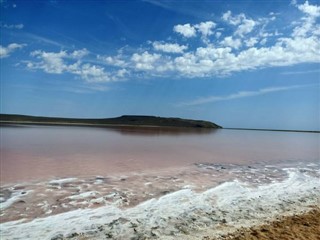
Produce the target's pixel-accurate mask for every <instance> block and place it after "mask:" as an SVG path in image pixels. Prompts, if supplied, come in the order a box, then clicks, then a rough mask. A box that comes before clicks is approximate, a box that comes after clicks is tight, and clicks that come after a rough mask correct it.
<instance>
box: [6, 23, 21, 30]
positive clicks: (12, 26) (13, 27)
mask: <svg viewBox="0 0 320 240" xmlns="http://www.w3.org/2000/svg"><path fill="white" fill-rule="evenodd" d="M0 27H1V28H6V29H22V28H23V27H24V25H23V24H22V23H21V24H11V25H8V24H2V23H1V24H0Z"/></svg>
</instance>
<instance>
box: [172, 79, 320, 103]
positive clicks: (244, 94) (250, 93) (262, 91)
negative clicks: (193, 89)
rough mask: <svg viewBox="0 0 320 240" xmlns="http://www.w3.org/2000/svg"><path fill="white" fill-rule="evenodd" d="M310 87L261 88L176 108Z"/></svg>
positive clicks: (208, 98) (207, 98)
mask: <svg viewBox="0 0 320 240" xmlns="http://www.w3.org/2000/svg"><path fill="white" fill-rule="evenodd" d="M310 86H315V85H311V84H306V85H292V86H281V87H269V88H262V89H259V90H256V91H240V92H237V93H232V94H229V95H226V96H209V97H205V98H199V99H196V100H193V101H190V102H184V103H179V104H178V105H177V106H196V105H201V104H206V103H213V102H220V101H229V100H234V99H238V98H247V97H254V96H259V95H264V94H268V93H273V92H280V91H289V90H294V89H299V88H304V87H310ZM317 86H318V85H317Z"/></svg>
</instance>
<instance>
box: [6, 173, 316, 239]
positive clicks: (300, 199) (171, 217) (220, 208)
mask: <svg viewBox="0 0 320 240" xmlns="http://www.w3.org/2000/svg"><path fill="white" fill-rule="evenodd" d="M285 172H286V173H287V177H286V178H285V179H283V180H281V181H280V180H279V181H276V182H271V183H265V184H262V185H259V186H254V185H252V184H250V183H249V182H243V181H239V180H234V181H229V182H225V183H222V184H220V185H219V186H217V187H213V188H211V189H208V190H206V191H204V192H195V191H194V190H192V189H190V188H186V189H181V190H178V191H175V192H172V193H169V194H166V195H164V196H162V197H160V198H153V199H150V200H147V201H145V202H143V203H141V204H139V205H137V206H133V207H129V208H119V207H117V206H116V204H115V203H108V204H107V205H105V206H102V207H99V208H94V209H90V208H86V209H78V210H74V211H69V212H65V213H61V214H56V215H52V216H48V217H44V218H38V219H34V220H32V221H28V222H22V221H11V222H6V223H3V224H1V225H0V226H1V236H2V239H3V240H5V239H7V240H10V239H52V238H55V237H69V238H74V239H77V237H78V236H79V235H84V236H87V237H88V238H90V239H102V238H106V237H109V238H113V239H129V238H131V237H136V239H139V238H141V239H143V238H145V237H149V238H160V239H179V238H181V239H192V238H194V237H201V236H203V234H204V233H208V231H212V234H213V235H214V234H222V233H225V232H226V231H231V230H232V229H234V228H237V227H240V226H250V225H252V224H256V223H258V222H261V221H265V220H268V219H271V218H274V217H276V216H278V215H279V214H290V213H293V212H297V211H302V210H304V209H306V208H307V207H308V206H309V205H319V199H320V186H319V171H317V172H316V176H314V175H310V174H308V173H306V172H304V171H299V170H298V169H294V170H293V169H286V170H285ZM91 194H92V193H91V192H87V193H86V194H83V195H82V197H85V196H87V195H88V196H91ZM80 196H81V194H80ZM110 197H111V196H110ZM100 200H101V199H100ZM218 227H219V228H218ZM218 229H219V230H218Z"/></svg>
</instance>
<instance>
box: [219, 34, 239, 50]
mask: <svg viewBox="0 0 320 240" xmlns="http://www.w3.org/2000/svg"><path fill="white" fill-rule="evenodd" d="M220 43H221V44H222V45H223V46H225V47H231V48H234V49H238V48H240V47H241V41H240V39H233V37H231V36H229V37H225V38H224V39H223V41H221V42H220Z"/></svg>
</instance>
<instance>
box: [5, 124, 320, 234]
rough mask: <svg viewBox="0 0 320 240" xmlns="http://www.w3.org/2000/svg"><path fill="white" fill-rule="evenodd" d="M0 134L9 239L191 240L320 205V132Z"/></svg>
mask: <svg viewBox="0 0 320 240" xmlns="http://www.w3.org/2000/svg"><path fill="white" fill-rule="evenodd" d="M0 130H1V149H0V150H1V186H0V217H1V218H0V228H1V229H2V230H1V231H2V233H1V234H2V235H1V237H3V239H7V240H11V239H39V240H40V239H51V238H55V237H56V236H60V237H61V236H69V237H70V236H74V238H75V239H76V238H77V237H76V236H78V234H80V233H81V234H88V235H87V236H88V239H104V238H105V236H106V234H107V235H108V236H111V235H112V236H113V239H130V238H132V237H133V236H136V237H137V238H138V237H139V236H142V235H143V236H146V237H148V238H151V239H152V238H154V236H155V234H156V235H157V236H164V239H167V238H166V237H168V236H174V238H173V239H176V236H178V235H179V234H180V235H181V238H180V239H187V238H186V236H187V235H188V234H187V235H184V234H185V231H184V230H183V229H182V228H181V226H188V228H190V229H196V230H197V231H198V230H199V229H205V228H208V229H212V226H220V228H221V225H219V223H221V222H222V223H224V222H225V221H228V222H232V221H234V222H233V224H235V225H236V224H239V223H241V224H249V222H248V221H249V220H250V219H251V220H252V222H251V223H250V224H253V223H254V221H265V220H266V219H269V218H270V217H276V216H278V215H279V214H285V213H286V212H287V211H289V210H290V209H291V210H294V209H296V211H298V209H300V210H302V209H305V208H307V207H308V206H311V205H316V204H318V203H319V200H320V187H319V179H320V170H319V169H320V163H319V159H320V157H319V149H320V147H319V136H320V134H318V133H296V132H268V131H249V130H246V131H245V130H227V129H218V130H207V129H193V130H191V129H190V130H186V129H184V130H183V129H171V128H133V127H126V128H123V127H122V128H95V127H68V126H65V127H62V126H30V125H29V126H23V125H11V126H2V127H1V128H0ZM291 210H290V211H291ZM300 210H299V211H300ZM256 212H259V214H253V215H250V214H251V213H256ZM248 214H249V215H248ZM209 216H210V217H209ZM226 219H227V220H226ZM251 220H250V221H251ZM17 221H18V222H17ZM217 224H218V225H217ZM132 226H136V228H135V231H133V229H132ZM248 226H249V225H248ZM155 229H156V232H155ZM197 231H192V233H194V234H198V232H197ZM101 234H102V235H101ZM110 234H111V235H110ZM141 234H142V235H141ZM199 234H201V233H200V232H199ZM200 236H202V235H199V236H198V235H195V237H194V238H193V239H202V237H200ZM69 237H68V239H69ZM168 239H172V238H168ZM191 239H192V238H191Z"/></svg>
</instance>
